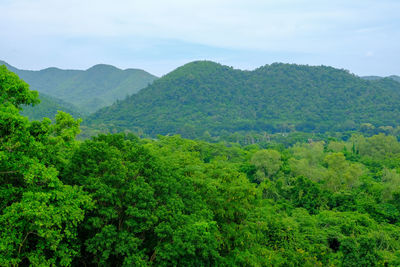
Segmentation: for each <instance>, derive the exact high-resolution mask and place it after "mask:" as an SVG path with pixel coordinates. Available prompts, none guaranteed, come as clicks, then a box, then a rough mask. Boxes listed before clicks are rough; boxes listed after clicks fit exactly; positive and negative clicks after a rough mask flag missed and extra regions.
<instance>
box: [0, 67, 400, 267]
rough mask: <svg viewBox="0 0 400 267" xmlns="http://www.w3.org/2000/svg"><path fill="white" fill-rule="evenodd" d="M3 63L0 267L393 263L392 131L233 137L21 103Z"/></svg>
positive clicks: (18, 84) (399, 212)
mask: <svg viewBox="0 0 400 267" xmlns="http://www.w3.org/2000/svg"><path fill="white" fill-rule="evenodd" d="M37 96H38V95H37V92H35V91H30V90H29V87H28V85H27V84H26V83H25V82H23V81H22V80H20V79H19V78H18V76H17V75H15V74H14V73H12V72H10V71H8V70H7V69H6V68H5V67H4V66H0V141H1V142H0V207H1V208H0V266H117V267H119V266H251V267H260V266H274V267H275V266H277V267H286V266H343V267H348V266H360V267H364V266H368V267H369V266H371V267H375V266H400V253H399V252H400V173H399V170H400V143H399V142H398V140H397V138H396V137H395V136H388V135H385V134H379V135H374V136H372V137H365V136H363V135H360V134H354V135H352V136H351V138H349V140H348V141H343V140H335V139H334V138H331V139H330V140H328V141H327V142H314V141H312V140H311V141H309V142H308V143H298V144H296V145H294V146H292V147H290V148H284V147H282V146H281V145H280V144H279V143H274V142H270V141H267V142H266V143H264V144H257V145H250V146H240V145H239V144H237V143H218V144H216V143H214V144H211V143H207V142H204V141H195V140H187V139H183V138H181V137H179V136H159V138H157V139H140V138H138V137H136V136H135V135H133V134H123V133H119V134H108V135H104V134H103V135H99V136H95V137H93V138H91V139H90V140H85V141H82V142H80V141H76V139H75V137H76V135H77V134H78V133H79V120H75V119H74V118H72V117H71V116H70V115H69V114H67V113H64V112H60V113H58V114H57V115H56V117H55V120H54V121H53V123H52V122H51V121H50V120H41V121H32V120H28V118H26V117H24V116H22V115H21V114H20V111H21V109H23V108H24V107H25V106H27V105H31V104H35V103H37V102H38V100H37Z"/></svg>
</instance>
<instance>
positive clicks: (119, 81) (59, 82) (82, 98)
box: [0, 61, 157, 113]
mask: <svg viewBox="0 0 400 267" xmlns="http://www.w3.org/2000/svg"><path fill="white" fill-rule="evenodd" d="M3 64H4V65H6V67H7V68H8V69H9V70H11V71H12V72H15V73H16V74H18V76H19V77H20V78H22V79H23V80H24V81H25V82H27V83H28V84H29V85H30V88H31V89H32V90H37V91H38V92H40V93H42V94H46V95H48V96H52V97H56V98H59V99H61V100H63V101H65V102H68V103H70V104H73V105H74V106H76V107H77V108H78V109H79V110H80V111H81V112H84V113H91V112H94V111H96V110H98V109H100V108H102V107H105V106H107V105H111V104H112V103H113V102H114V101H116V100H121V99H123V98H125V97H126V96H128V95H131V94H134V93H136V92H138V91H139V90H140V89H142V88H144V87H146V86H147V85H148V84H150V83H152V82H153V81H154V80H155V79H157V77H156V76H154V75H152V74H150V73H148V72H146V71H144V70H140V69H126V70H121V69H118V68H116V67H114V66H110V65H104V64H99V65H95V66H93V67H91V68H89V69H87V70H62V69H58V68H47V69H43V70H40V71H31V70H21V69H17V68H15V67H13V66H11V65H9V64H8V63H6V62H4V61H0V65H3ZM46 101H47V100H46Z"/></svg>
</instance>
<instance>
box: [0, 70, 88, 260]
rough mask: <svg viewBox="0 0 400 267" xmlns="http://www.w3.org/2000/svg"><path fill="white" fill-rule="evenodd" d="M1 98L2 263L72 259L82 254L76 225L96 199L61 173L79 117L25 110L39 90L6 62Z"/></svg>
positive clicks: (1, 74)
mask: <svg viewBox="0 0 400 267" xmlns="http://www.w3.org/2000/svg"><path fill="white" fill-rule="evenodd" d="M0 99H1V102H0V207H1V208H0V265H2V266H9V265H19V264H30V265H62V266H64V265H69V264H70V263H71V261H72V259H73V258H74V257H76V256H77V255H79V246H80V244H79V243H78V242H77V241H78V240H77V238H76V235H77V225H78V223H79V222H81V221H82V220H83V218H84V213H85V209H89V208H91V206H92V204H91V200H90V197H89V196H87V194H85V193H84V192H83V191H82V190H81V189H80V188H78V187H76V186H69V185H64V184H63V183H62V182H61V181H60V180H59V179H58V171H57V166H56V165H57V162H59V160H60V159H61V158H62V155H65V153H67V151H68V150H69V149H70V148H71V142H72V140H73V139H74V137H75V134H76V133H77V131H78V128H77V127H78V125H79V122H77V121H74V120H73V119H72V118H71V117H70V116H69V115H67V114H62V113H61V114H59V115H58V116H57V118H56V119H57V121H56V123H55V124H51V122H50V120H48V119H47V120H46V119H45V120H43V121H41V122H39V121H34V122H30V121H29V120H28V119H27V118H25V117H23V116H21V115H20V114H19V112H20V110H21V105H30V104H35V103H37V102H38V99H37V93H36V92H34V91H29V87H28V85H27V84H26V83H24V82H23V81H22V80H20V79H19V78H18V77H17V76H16V75H15V74H13V73H11V72H10V71H8V70H7V69H6V68H5V67H4V66H0ZM49 152H52V153H51V154H50V153H49Z"/></svg>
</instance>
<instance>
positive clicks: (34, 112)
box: [21, 93, 84, 120]
mask: <svg viewBox="0 0 400 267" xmlns="http://www.w3.org/2000/svg"><path fill="white" fill-rule="evenodd" d="M39 98H40V103H39V104H38V105H35V106H34V107H32V106H25V107H23V110H22V112H21V114H22V115H24V116H27V117H28V118H29V119H31V120H42V119H43V118H45V117H46V118H50V119H54V116H55V115H56V114H57V111H59V110H60V111H64V112H67V113H69V114H71V115H72V116H73V117H74V118H80V117H82V116H83V115H84V114H83V112H80V111H79V109H78V108H77V107H75V106H74V105H72V104H70V103H67V102H65V101H63V100H61V99H58V98H55V97H52V96H49V95H46V94H43V93H40V94H39Z"/></svg>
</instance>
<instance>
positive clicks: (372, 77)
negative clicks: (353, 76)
mask: <svg viewBox="0 0 400 267" xmlns="http://www.w3.org/2000/svg"><path fill="white" fill-rule="evenodd" d="M361 78H363V79H365V80H380V79H384V78H389V79H392V80H395V81H396V82H400V76H397V75H391V76H387V77H381V76H362V77H361Z"/></svg>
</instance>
